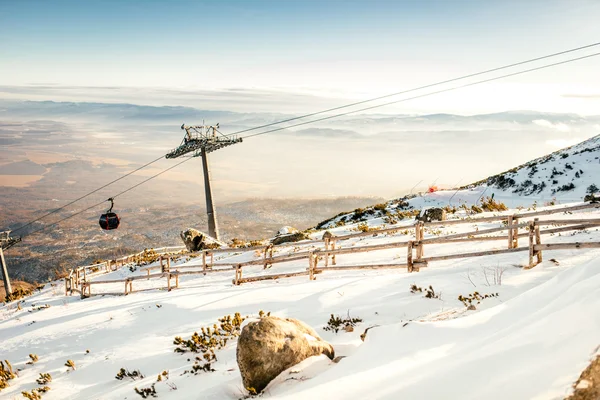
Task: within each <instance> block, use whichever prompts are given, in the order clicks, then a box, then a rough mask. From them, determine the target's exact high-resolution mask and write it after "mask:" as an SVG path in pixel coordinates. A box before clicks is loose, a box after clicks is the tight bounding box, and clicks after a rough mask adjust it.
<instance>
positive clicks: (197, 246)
mask: <svg viewBox="0 0 600 400" xmlns="http://www.w3.org/2000/svg"><path fill="white" fill-rule="evenodd" d="M179 235H180V236H181V240H183V244H185V247H186V248H187V249H188V251H199V250H203V249H207V248H209V245H213V246H212V247H215V246H214V245H215V244H216V245H217V246H216V247H221V246H222V245H223V243H221V242H219V241H217V240H215V239H213V238H211V237H210V236H208V235H207V234H206V233H204V232H200V231H199V230H197V229H194V228H188V229H186V230H185V231H183V232H181V233H180V234H179Z"/></svg>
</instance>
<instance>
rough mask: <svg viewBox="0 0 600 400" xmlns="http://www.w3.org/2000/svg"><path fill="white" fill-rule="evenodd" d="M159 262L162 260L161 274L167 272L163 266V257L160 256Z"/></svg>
mask: <svg viewBox="0 0 600 400" xmlns="http://www.w3.org/2000/svg"><path fill="white" fill-rule="evenodd" d="M159 260H160V272H165V266H164V264H163V256H160V257H159Z"/></svg>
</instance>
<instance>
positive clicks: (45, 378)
mask: <svg viewBox="0 0 600 400" xmlns="http://www.w3.org/2000/svg"><path fill="white" fill-rule="evenodd" d="M36 382H37V383H38V385H47V384H48V383H50V382H52V375H50V374H40V377H39V378H37V380H36Z"/></svg>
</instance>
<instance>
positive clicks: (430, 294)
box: [410, 283, 441, 299]
mask: <svg viewBox="0 0 600 400" xmlns="http://www.w3.org/2000/svg"><path fill="white" fill-rule="evenodd" d="M410 292H411V293H425V298H427V299H439V298H440V295H441V294H440V293H436V292H435V290H433V287H432V286H431V285H429V287H427V288H425V289H423V288H422V287H419V286H417V285H415V284H414V283H413V284H412V285H410Z"/></svg>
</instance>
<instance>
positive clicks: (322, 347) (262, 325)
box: [237, 317, 335, 393]
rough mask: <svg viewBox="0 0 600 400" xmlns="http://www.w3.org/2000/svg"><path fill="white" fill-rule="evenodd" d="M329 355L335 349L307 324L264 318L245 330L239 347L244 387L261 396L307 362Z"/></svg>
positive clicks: (294, 320)
mask: <svg viewBox="0 0 600 400" xmlns="http://www.w3.org/2000/svg"><path fill="white" fill-rule="evenodd" d="M321 354H325V355H326V356H327V357H329V358H330V359H331V360H333V359H334V357H335V352H334V350H333V347H332V346H331V345H330V344H329V343H327V342H325V341H324V340H323V339H321V338H320V337H319V335H318V334H317V332H315V330H314V329H312V328H311V327H310V326H308V325H306V324H305V323H304V322H302V321H299V320H297V319H292V318H286V319H283V318H277V317H263V318H261V319H260V320H258V321H255V322H250V323H249V324H248V325H246V326H244V328H243V329H242V333H241V334H240V337H239V339H238V343H237V363H238V366H239V368H240V373H241V374H242V381H243V383H244V387H245V388H246V389H248V390H249V391H251V392H252V390H254V391H256V393H260V392H261V391H262V390H263V389H264V388H265V387H267V385H268V384H269V382H271V381H272V380H273V379H275V378H276V377H277V375H279V374H280V373H282V372H283V371H285V370H286V369H288V368H290V367H292V366H294V365H296V364H298V363H300V362H302V361H303V360H305V359H307V358H309V357H312V356H319V355H321Z"/></svg>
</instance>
